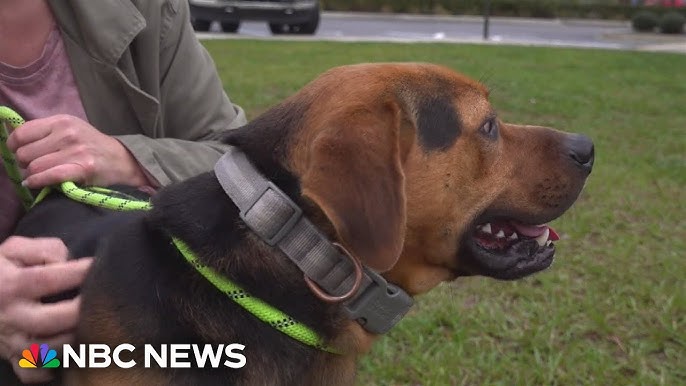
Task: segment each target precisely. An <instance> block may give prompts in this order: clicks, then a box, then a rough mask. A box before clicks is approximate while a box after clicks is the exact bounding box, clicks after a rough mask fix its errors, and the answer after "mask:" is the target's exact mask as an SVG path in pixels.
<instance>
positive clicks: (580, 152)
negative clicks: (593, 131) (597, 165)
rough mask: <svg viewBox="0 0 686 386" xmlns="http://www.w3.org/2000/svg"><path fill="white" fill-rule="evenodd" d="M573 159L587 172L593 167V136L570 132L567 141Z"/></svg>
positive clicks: (569, 153)
mask: <svg viewBox="0 0 686 386" xmlns="http://www.w3.org/2000/svg"><path fill="white" fill-rule="evenodd" d="M566 142H567V143H566V145H567V150H568V155H569V157H570V158H571V160H572V161H573V162H574V163H575V164H576V165H578V166H579V167H580V168H581V169H583V170H584V171H586V172H587V173H590V172H591V169H593V161H594V159H595V151H594V148H593V141H592V140H591V138H589V137H587V136H585V135H583V134H570V135H569V136H568V138H567V141H566Z"/></svg>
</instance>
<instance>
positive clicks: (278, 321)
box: [0, 106, 338, 354]
mask: <svg viewBox="0 0 686 386" xmlns="http://www.w3.org/2000/svg"><path fill="white" fill-rule="evenodd" d="M0 120H1V121H2V122H3V123H4V122H5V121H7V122H10V124H11V125H12V127H13V128H15V127H17V126H19V125H21V124H22V123H24V120H23V119H22V118H21V117H20V116H19V115H18V114H17V113H15V112H14V111H12V110H11V109H9V108H7V107H4V106H0ZM2 126H3V127H2V130H0V153H1V155H2V159H3V161H4V162H3V163H4V164H5V168H6V169H7V174H8V175H9V176H10V179H11V180H12V182H13V184H14V186H15V188H16V189H17V192H18V193H20V192H19V190H22V191H23V193H20V197H21V198H22V203H23V204H24V207H25V208H26V209H27V210H28V209H30V208H31V207H32V206H34V205H35V204H37V203H38V202H40V201H41V200H42V199H43V198H44V197H45V196H47V194H48V192H49V189H50V188H45V189H43V190H42V191H41V192H40V194H39V195H38V197H36V199H35V200H34V199H33V197H32V195H31V192H30V191H29V190H28V189H26V187H24V186H23V185H21V175H20V174H19V169H18V167H17V163H16V160H15V159H14V156H13V155H12V153H11V152H10V151H9V149H8V148H7V145H6V142H7V137H8V135H7V131H6V129H5V127H4V125H2ZM20 188H22V189H20ZM58 189H59V190H60V191H61V192H62V193H63V194H64V195H65V196H67V197H68V198H70V199H72V200H74V201H78V202H81V203H84V204H86V205H90V206H96V207H99V208H103V209H109V210H114V211H133V210H149V209H151V208H152V206H151V204H150V202H148V201H140V200H136V199H133V198H123V197H121V193H119V192H116V191H113V190H109V189H105V188H100V187H89V188H80V187H78V186H77V185H76V184H74V183H73V182H69V181H67V182H63V183H62V184H60V185H59V187H58ZM22 195H23V196H22ZM172 242H173V243H174V245H175V246H176V248H177V249H178V251H179V252H180V253H181V255H182V256H183V257H184V258H185V259H186V261H188V263H189V264H190V265H192V266H193V267H194V268H195V269H196V270H197V271H198V272H199V273H200V274H201V275H202V276H203V277H205V279H207V281H209V282H210V283H212V285H214V286H215V287H216V288H217V289H218V290H219V291H221V292H223V293H224V294H225V295H226V296H228V297H229V298H230V299H231V300H233V301H234V302H235V303H236V304H238V305H239V306H241V307H243V308H244V309H245V310H246V311H248V312H250V313H251V314H253V315H254V316H255V317H256V318H258V319H259V320H261V321H263V322H265V323H267V324H269V325H270V326H272V327H273V328H275V329H277V330H279V331H281V332H282V333H284V334H286V335H288V336H290V337H291V338H293V339H295V340H297V341H299V342H301V343H304V344H306V345H308V346H313V347H315V348H317V349H320V350H324V351H327V352H329V353H332V354H338V352H337V351H336V350H334V349H332V348H331V347H328V346H326V345H325V344H324V343H323V341H322V340H321V338H320V337H319V335H318V334H317V333H316V332H315V331H314V330H312V329H311V328H309V327H307V326H305V325H304V324H301V323H300V322H298V321H296V320H295V319H293V318H292V317H290V316H288V315H286V314H285V313H283V312H281V311H280V310H278V309H276V308H274V307H272V306H271V305H269V304H267V303H265V302H264V301H262V300H261V299H258V298H254V297H252V296H251V295H250V294H249V293H247V292H245V290H243V289H242V288H241V287H240V286H238V285H237V284H235V283H233V282H232V281H230V280H229V279H227V278H225V277H224V276H222V275H221V274H219V273H218V272H217V271H215V270H214V269H212V268H210V267H208V266H206V265H204V264H202V263H201V262H200V261H199V260H198V258H197V256H196V255H195V254H194V253H193V251H191V249H190V248H189V247H188V245H186V243H184V242H183V241H181V240H180V239H177V238H175V237H172Z"/></svg>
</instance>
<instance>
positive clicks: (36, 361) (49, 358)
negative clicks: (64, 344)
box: [19, 343, 60, 369]
mask: <svg viewBox="0 0 686 386" xmlns="http://www.w3.org/2000/svg"><path fill="white" fill-rule="evenodd" d="M39 354H40V355H39ZM21 356H22V357H23V358H21V359H20V360H19V367H22V368H25V369H27V368H28V369H35V368H47V369H55V368H58V367H60V360H59V359H57V352H56V351H55V350H51V349H50V346H48V345H47V344H45V343H43V344H41V345H40V349H39V346H38V344H36V343H34V344H32V345H31V347H30V348H29V349H28V350H24V352H22V353H21Z"/></svg>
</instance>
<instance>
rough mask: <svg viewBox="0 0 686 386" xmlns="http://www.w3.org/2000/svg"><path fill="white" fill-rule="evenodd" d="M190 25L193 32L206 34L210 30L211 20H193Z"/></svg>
mask: <svg viewBox="0 0 686 386" xmlns="http://www.w3.org/2000/svg"><path fill="white" fill-rule="evenodd" d="M191 24H192V25H193V29H194V30H196V31H202V32H206V31H209V30H210V25H211V24H212V21H211V20H199V19H193V20H192V21H191Z"/></svg>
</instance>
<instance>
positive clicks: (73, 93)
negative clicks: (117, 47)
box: [0, 27, 88, 242]
mask: <svg viewBox="0 0 686 386" xmlns="http://www.w3.org/2000/svg"><path fill="white" fill-rule="evenodd" d="M0 105H4V106H8V107H10V108H12V109H14V110H15V111H16V112H18V113H19V114H20V115H21V116H22V117H24V119H25V120H27V121H28V120H31V119H36V118H45V117H49V116H51V115H55V114H70V115H74V116H76V117H79V118H81V119H83V120H84V121H88V119H87V117H86V112H85V111H84V109H83V104H82V103H81V97H80V96H79V90H78V88H77V87H76V82H75V81H74V74H73V73H72V71H71V65H70V64H69V57H68V56H67V51H66V49H65V47H64V43H63V42H62V36H61V35H60V32H59V30H58V29H57V27H55V28H54V29H53V31H52V32H51V33H50V36H49V37H48V40H47V41H46V43H45V47H44V48H43V52H42V54H41V56H40V58H38V59H37V60H36V61H34V62H33V63H30V64H29V65H27V66H25V67H14V66H10V65H8V64H5V63H2V62H0ZM21 214H22V208H21V204H20V202H19V199H18V197H17V195H16V193H15V191H14V188H13V186H12V184H11V182H10V181H9V179H8V177H7V174H6V172H5V168H3V167H0V242H2V241H3V240H4V239H5V238H7V236H9V235H10V234H11V232H12V230H13V229H14V226H15V224H16V222H17V221H18V220H19V218H20V216H21Z"/></svg>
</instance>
